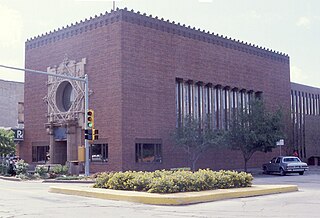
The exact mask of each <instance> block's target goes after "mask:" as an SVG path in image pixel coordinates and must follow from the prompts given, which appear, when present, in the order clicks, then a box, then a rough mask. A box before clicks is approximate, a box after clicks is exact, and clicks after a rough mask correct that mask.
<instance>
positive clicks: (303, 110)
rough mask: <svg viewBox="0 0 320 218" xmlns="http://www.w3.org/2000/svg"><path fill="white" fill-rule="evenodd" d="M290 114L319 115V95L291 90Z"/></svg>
mask: <svg viewBox="0 0 320 218" xmlns="http://www.w3.org/2000/svg"><path fill="white" fill-rule="evenodd" d="M291 112H292V113H295V114H306V115H320V95H319V94H311V93H306V92H300V91H296V90H291Z"/></svg>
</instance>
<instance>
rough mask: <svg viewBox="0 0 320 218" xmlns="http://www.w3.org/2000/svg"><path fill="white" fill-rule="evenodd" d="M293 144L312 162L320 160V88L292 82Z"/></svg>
mask: <svg viewBox="0 0 320 218" xmlns="http://www.w3.org/2000/svg"><path fill="white" fill-rule="evenodd" d="M291 117H292V128H293V131H292V138H293V141H292V145H293V146H294V148H295V149H297V150H298V151H299V152H298V153H299V156H300V157H301V158H302V159H304V160H305V161H307V162H309V163H310V164H315V160H314V159H315V158H316V162H317V160H318V159H319V161H320V134H319V133H320V89H319V88H315V87H310V86H305V85H301V84H297V83H291Z"/></svg>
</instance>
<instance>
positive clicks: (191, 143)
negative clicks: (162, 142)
mask: <svg viewBox="0 0 320 218" xmlns="http://www.w3.org/2000/svg"><path fill="white" fill-rule="evenodd" d="M207 120H209V119H207ZM173 138H174V141H175V144H176V146H177V147H181V148H182V149H183V150H184V151H185V152H186V153H187V155H188V161H189V163H190V165H191V166H190V168H191V170H193V171H194V170H196V162H197V161H198V159H199V157H200V156H201V154H203V153H204V152H205V151H207V150H208V149H209V148H213V147H216V148H217V147H219V146H220V145H222V144H223V143H222V140H223V139H224V132H223V131H222V130H214V129H213V128H211V126H210V124H209V122H206V121H204V122H202V121H201V120H198V119H195V118H193V117H192V116H188V117H186V118H185V119H184V123H183V125H180V126H179V127H177V128H176V130H175V131H174V133H173Z"/></svg>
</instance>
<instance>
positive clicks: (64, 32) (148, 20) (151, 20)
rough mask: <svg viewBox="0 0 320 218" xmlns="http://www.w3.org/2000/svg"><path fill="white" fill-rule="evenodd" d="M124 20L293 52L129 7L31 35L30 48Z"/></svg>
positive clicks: (251, 48)
mask: <svg viewBox="0 0 320 218" xmlns="http://www.w3.org/2000/svg"><path fill="white" fill-rule="evenodd" d="M119 21H124V22H128V23H132V24H136V25H140V26H144V27H148V28H152V29H155V30H159V31H163V32H167V33H171V34H176V35H179V36H182V37H187V38H190V39H194V40H199V41H203V42H206V43H210V44H215V45H218V46H223V47H225V48H229V49H234V50H237V51H241V52H245V53H248V54H252V55H256V56H260V57H264V58H269V59H272V60H275V61H279V62H283V63H287V64H288V63H289V56H288V55H287V54H284V53H281V52H278V51H274V50H271V49H268V48H262V47H261V46H257V45H254V44H251V43H247V42H243V41H239V40H235V39H231V38H228V37H226V36H223V35H219V34H214V33H210V32H209V31H207V32H206V31H204V30H201V29H196V28H195V27H190V26H186V25H185V24H180V23H175V22H174V21H173V22H170V21H169V20H166V21H165V20H164V19H163V18H161V19H159V18H158V17H157V16H156V17H152V15H149V16H147V15H146V14H145V13H144V14H140V12H139V11H137V12H134V11H133V10H131V11H128V10H127V8H124V9H118V8H117V10H115V11H113V10H111V12H110V13H108V12H106V13H105V14H100V15H99V16H97V15H96V16H95V17H94V18H92V17H90V19H85V20H84V21H82V20H81V21H80V22H79V23H78V22H76V23H75V24H71V25H70V26H66V27H62V28H61V29H60V28H58V30H54V31H53V32H51V31H50V32H49V33H46V34H42V35H41V36H37V37H34V38H31V39H29V40H27V41H26V50H28V49H33V48H37V47H41V46H43V45H47V44H50V43H53V42H56V41H60V40H63V39H65V38H70V37H73V36H76V35H78V34H82V33H84V32H88V31H92V30H94V29H97V28H99V27H103V26H106V25H108V24H112V23H115V22H119Z"/></svg>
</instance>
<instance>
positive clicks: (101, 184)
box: [93, 172, 113, 188]
mask: <svg viewBox="0 0 320 218" xmlns="http://www.w3.org/2000/svg"><path fill="white" fill-rule="evenodd" d="M112 176H113V173H107V172H103V173H100V174H95V175H94V178H96V181H95V184H94V185H93V187H94V188H108V186H107V182H108V181H109V179H110V178H111V177H112Z"/></svg>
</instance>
